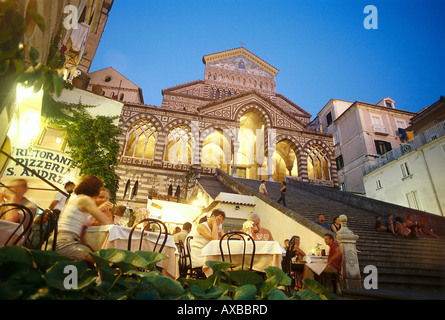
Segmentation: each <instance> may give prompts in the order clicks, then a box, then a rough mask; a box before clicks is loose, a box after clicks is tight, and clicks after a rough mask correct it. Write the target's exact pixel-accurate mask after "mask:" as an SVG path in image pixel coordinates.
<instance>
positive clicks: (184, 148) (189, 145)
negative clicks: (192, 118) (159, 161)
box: [164, 125, 193, 164]
mask: <svg viewBox="0 0 445 320" xmlns="http://www.w3.org/2000/svg"><path fill="white" fill-rule="evenodd" d="M164 159H165V161H168V162H173V163H183V164H191V163H192V161H193V142H192V136H191V133H190V127H189V126H187V125H178V126H176V127H174V128H173V129H172V130H170V132H169V133H168V137H167V144H166V147H165V157H164Z"/></svg>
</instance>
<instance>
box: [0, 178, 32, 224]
mask: <svg viewBox="0 0 445 320" xmlns="http://www.w3.org/2000/svg"><path fill="white" fill-rule="evenodd" d="M27 191H28V183H27V182H26V180H25V179H14V180H13V181H12V182H11V185H10V186H9V189H8V190H5V191H4V192H2V193H1V194H0V203H1V202H3V203H16V204H21V205H23V206H25V207H27V208H28V209H29V210H30V211H31V213H32V215H33V220H34V217H35V216H36V213H37V205H36V204H35V203H34V202H32V201H30V200H28V199H27V198H26V197H25V193H26V192H27ZM22 218H23V217H22V216H21V213H20V212H19V211H17V210H9V211H8V212H7V213H6V214H5V215H4V216H3V217H2V219H3V220H6V221H11V222H19V221H20V220H21V219H22ZM25 223H28V222H27V221H25Z"/></svg>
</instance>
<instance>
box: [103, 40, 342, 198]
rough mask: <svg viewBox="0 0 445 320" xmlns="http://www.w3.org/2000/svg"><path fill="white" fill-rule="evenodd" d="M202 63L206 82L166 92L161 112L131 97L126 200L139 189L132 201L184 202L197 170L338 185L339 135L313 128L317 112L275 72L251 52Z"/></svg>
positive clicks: (124, 139) (123, 174)
mask: <svg viewBox="0 0 445 320" xmlns="http://www.w3.org/2000/svg"><path fill="white" fill-rule="evenodd" d="M202 61H203V63H204V65H205V71H204V79H202V80H196V81H192V82H188V83H185V84H180V85H177V86H174V87H170V88H167V89H164V90H162V95H163V101H162V105H161V107H157V106H152V105H146V104H143V103H134V102H127V101H125V100H124V102H125V105H124V107H123V109H122V114H121V117H120V126H121V128H122V129H123V134H122V136H121V137H120V144H121V150H122V154H121V158H120V165H119V167H118V169H117V173H118V174H119V176H120V178H121V179H120V186H119V192H118V194H117V199H118V200H121V201H122V200H128V199H129V196H130V193H131V190H130V189H131V188H135V186H136V185H137V192H135V193H136V194H135V195H134V197H132V200H131V202H136V203H138V202H139V203H144V202H146V201H147V197H148V195H149V194H150V192H152V191H154V192H155V193H157V194H158V195H165V196H167V195H172V194H173V195H174V194H175V193H176V192H178V193H179V194H180V197H181V198H184V197H185V193H186V190H187V187H186V184H187V179H186V178H185V177H186V176H187V173H188V172H190V170H191V169H193V170H194V171H195V172H197V173H198V176H199V175H213V174H214V173H215V170H216V168H219V169H221V170H222V171H224V172H226V173H228V174H230V175H232V176H235V177H239V178H248V179H258V180H262V179H264V180H269V181H272V180H273V181H283V180H284V179H285V177H286V176H292V177H295V178H297V179H299V180H302V181H308V182H312V183H317V184H322V185H327V186H331V187H335V186H338V177H337V170H336V165H335V156H334V147H333V139H332V135H331V134H326V133H320V132H315V131H311V130H309V129H308V128H307V126H308V124H309V122H310V117H311V115H310V114H309V113H308V112H306V111H305V110H304V109H302V108H301V107H299V106H298V105H297V104H295V103H294V102H292V101H290V100H289V99H288V98H286V97H285V96H283V95H281V94H279V93H277V91H276V81H275V78H276V76H277V74H278V70H277V69H276V68H275V67H273V66H272V65H270V64H269V63H267V62H265V61H264V60H262V59H260V58H259V57H257V56H256V55H254V54H253V53H251V52H250V51H248V50H247V49H245V48H244V47H240V48H236V49H232V50H227V51H223V52H218V53H213V54H209V55H205V56H203V59H202ZM105 76H106V75H104V77H105Z"/></svg>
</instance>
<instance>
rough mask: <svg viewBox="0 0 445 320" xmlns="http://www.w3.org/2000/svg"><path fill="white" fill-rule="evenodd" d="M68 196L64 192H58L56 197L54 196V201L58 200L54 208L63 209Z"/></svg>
mask: <svg viewBox="0 0 445 320" xmlns="http://www.w3.org/2000/svg"><path fill="white" fill-rule="evenodd" d="M67 199H68V198H67V197H66V196H65V195H64V194H63V193H62V192H60V191H59V192H57V193H56V195H55V197H54V201H57V203H56V205H55V206H54V208H53V210H56V209H57V210H59V211H62V209H63V207H64V206H65V203H66V200H67Z"/></svg>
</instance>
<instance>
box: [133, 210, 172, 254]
mask: <svg viewBox="0 0 445 320" xmlns="http://www.w3.org/2000/svg"><path fill="white" fill-rule="evenodd" d="M141 224H142V225H143V227H142V229H140V230H141V237H140V238H139V251H140V250H141V248H142V242H143V240H144V236H145V235H146V234H145V231H152V230H156V231H155V232H154V233H158V236H157V239H156V242H155V246H154V248H153V252H162V250H163V249H164V247H165V244H166V243H167V236H168V230H167V226H166V225H165V224H164V222H162V221H161V220H158V219H152V218H147V219H142V220H140V221H139V222H138V223H136V224H135V225H133V227H132V228H131V231H130V234H129V236H128V251H131V242H132V241H131V240H132V235H133V233H134V230H135V229H136V228H137V226H139V225H141ZM162 235H163V236H164V239H163V240H162V242H161V243H160V239H161V236H162ZM158 244H160V247H159V251H156V248H157V247H158Z"/></svg>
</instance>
